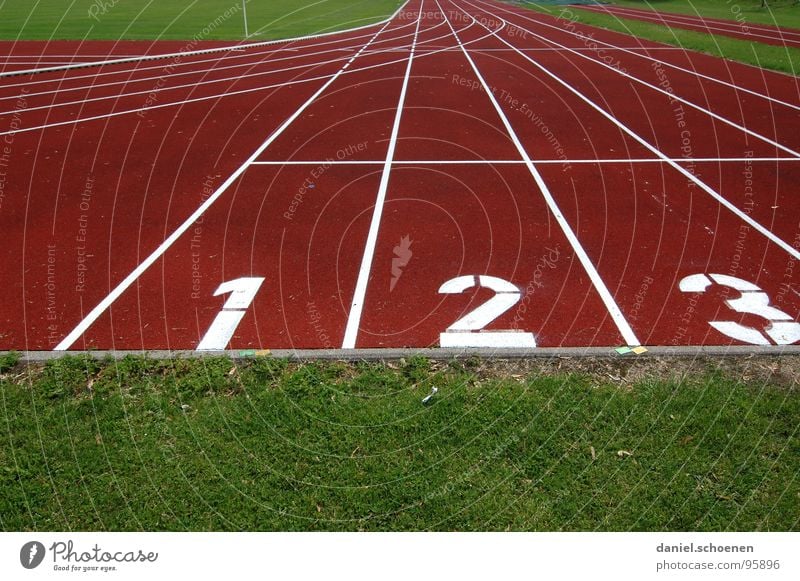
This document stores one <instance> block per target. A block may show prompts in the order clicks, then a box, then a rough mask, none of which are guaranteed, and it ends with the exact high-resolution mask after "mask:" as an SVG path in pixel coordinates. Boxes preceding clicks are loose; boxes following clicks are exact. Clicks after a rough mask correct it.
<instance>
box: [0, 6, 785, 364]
mask: <svg viewBox="0 0 800 581" xmlns="http://www.w3.org/2000/svg"><path fill="white" fill-rule="evenodd" d="M440 7H441V10H440ZM473 17H474V18H475V19H477V21H473ZM451 25H452V26H453V28H455V30H456V33H457V38H456V36H455V35H454V34H453V32H452V31H451V28H450V26H451ZM487 27H488V29H487ZM417 29H418V34H417V35H416V42H414V39H415V32H417ZM589 32H591V33H593V35H594V36H593V37H592V41H591V42H587V36H586V35H587V34H588V33H589ZM368 43H369V44H368ZM181 44H182V43H163V44H161V43H157V44H143V43H130V44H117V45H114V44H107V43H84V44H80V43H50V44H47V45H44V44H42V45H39V44H37V43H17V44H8V45H6V46H5V47H0V54H3V55H6V57H5V60H3V62H4V63H9V62H11V61H12V60H13V59H10V58H8V56H9V55H12V56H13V55H20V56H23V57H25V58H26V59H29V58H30V59H31V60H30V61H28V60H26V62H35V61H37V60H38V61H40V62H42V63H49V62H52V59H60V60H63V61H65V62H73V61H77V60H86V59H90V58H91V59H96V58H98V55H109V56H110V55H114V54H126V55H129V54H146V53H150V54H159V53H167V52H171V51H175V50H180V49H181ZM183 44H185V43H183ZM366 45H368V46H366ZM462 45H463V47H464V50H466V52H467V54H468V55H469V59H468V58H467V56H466V55H465V53H464V50H462V48H461V46H462ZM365 46H366V48H364V49H363V50H362V48H363V47H365ZM193 48H196V49H199V48H205V46H196V47H193ZM412 48H413V50H414V58H413V61H412V62H411V68H410V75H409V77H408V79H407V80H406V71H407V70H409V69H408V64H409V58H410V56H411V50H412ZM65 55H69V56H65ZM353 57H355V58H353ZM48 59H49V60H48ZM351 59H353V60H352V61H351ZM470 59H471V61H472V63H474V65H475V67H477V69H478V72H477V73H476V71H475V70H474V68H473V65H472V64H471V62H470ZM348 63H349V64H348ZM345 65H347V68H346V69H345V70H344V71H343V72H341V73H340V74H338V76H336V77H335V78H334V79H333V80H332V82H330V84H329V85H327V86H326V83H328V82H329V80H330V79H332V78H333V76H334V75H337V73H339V72H340V70H341V69H342V67H344V66H345ZM8 66H9V67H12V68H13V67H14V66H16V65H8ZM42 66H49V65H45V64H43V65H42ZM6 70H9V69H6ZM483 82H485V83H486V84H487V85H488V86H489V88H490V90H491V92H492V95H493V96H494V103H493V101H492V99H490V97H489V95H488V94H487V93H486V91H484V90H483V86H482V83H483ZM404 86H405V87H406V89H405V91H404V92H403V87H404ZM323 88H324V90H322V91H321V92H319V91H320V90H321V89H323ZM318 92H319V93H318ZM317 93H318V94H317ZM401 93H402V96H403V107H402V109H401V110H400V112H399V115H398V105H399V104H400V101H401ZM315 94H316V97H315V98H313V99H312V97H314V95H315ZM495 103H496V104H497V106H498V107H499V108H500V111H501V113H502V116H501V114H499V113H498V110H497V109H496V107H495ZM798 112H800V92H799V91H798V85H797V79H796V78H794V77H789V76H786V75H780V74H776V73H770V72H767V71H762V70H760V69H756V68H753V67H749V66H745V65H737V64H735V63H730V62H725V61H721V60H718V59H714V58H712V57H708V56H705V55H699V54H694V53H688V52H682V51H674V50H665V48H664V47H663V46H660V45H657V44H654V43H647V42H644V41H639V40H638V39H633V38H631V37H628V36H625V35H619V34H615V33H611V32H607V31H602V30H597V29H590V28H587V27H576V26H568V27H567V26H566V25H565V23H564V22H563V21H559V20H557V19H554V18H550V17H547V16H544V15H541V14H538V13H533V12H529V11H525V10H523V9H520V8H516V7H510V6H508V5H506V4H499V3H496V2H483V1H479V0H454V1H451V0H446V1H444V2H439V3H437V2H436V1H435V0H424V2H423V1H422V0H412V1H411V2H409V3H408V5H407V6H406V7H405V8H404V10H403V11H402V12H401V13H400V14H399V15H398V16H397V17H396V18H395V19H393V20H392V21H391V22H389V23H388V24H387V25H386V26H385V27H382V25H380V26H375V27H371V28H369V29H363V30H359V31H351V32H348V33H343V34H339V35H334V36H328V37H323V38H317V39H306V40H302V41H293V42H287V43H285V44H278V45H273V46H269V47H257V48H256V47H249V48H245V50H243V51H235V52H226V53H215V54H212V55H195V56H183V57H181V58H180V59H178V60H175V59H166V60H164V61H143V62H138V63H129V64H120V65H113V66H105V67H95V68H85V69H77V70H71V71H60V72H50V73H43V74H36V75H27V76H15V77H5V78H2V80H0V140H2V141H0V156H2V157H0V228H2V231H3V232H4V233H5V241H6V244H4V245H3V247H2V250H0V264H2V268H0V283H1V284H2V285H3V288H4V289H5V292H4V300H3V301H2V302H1V303H0V325H1V327H0V349H18V350H49V349H53V348H55V347H56V346H57V345H59V344H60V343H62V342H63V340H64V339H65V337H67V336H68V335H69V334H70V333H71V332H73V330H74V329H76V328H78V326H79V324H81V322H82V321H84V320H85V318H86V317H87V315H89V313H90V311H92V309H94V308H95V307H96V306H97V305H99V304H101V303H102V302H103V301H104V300H106V301H107V302H109V303H110V304H108V305H106V306H107V308H103V309H101V311H100V312H99V313H98V316H97V317H96V318H92V319H91V322H90V323H89V324H88V327H87V329H86V331H85V332H80V333H78V334H77V337H76V338H75V339H76V340H75V341H72V342H70V343H69V345H66V347H68V348H70V349H86V348H97V349H164V348H167V349H194V348H196V346H197V345H198V343H199V342H200V340H201V339H202V338H203V337H204V335H205V334H206V332H207V331H208V330H209V328H210V327H211V326H212V323H213V321H214V319H215V317H216V316H217V314H218V313H219V312H220V309H221V308H223V305H224V303H225V301H226V300H227V299H228V298H229V296H228V295H225V296H214V292H215V291H216V289H217V287H219V285H220V284H222V283H223V282H225V281H230V280H234V279H238V278H242V277H258V278H263V279H264V282H263V284H262V285H261V287H260V289H259V291H258V293H257V294H256V295H255V299H254V300H253V302H252V304H251V305H250V306H249V307H248V308H247V309H246V312H245V315H244V317H243V319H242V321H241V323H240V324H239V326H238V327H237V329H236V332H235V334H234V336H233V339H232V341H231V342H230V347H231V348H235V349H239V348H262V349H268V348H303V349H306V348H339V347H341V346H342V345H343V344H344V342H345V330H346V328H347V325H348V320H351V321H352V320H353V317H354V313H355V312H356V311H357V309H356V310H353V309H352V308H351V307H352V303H353V301H354V296H357V291H358V288H359V287H358V284H357V282H358V281H359V277H360V276H361V277H362V279H363V280H364V281H365V282H366V283H367V284H366V288H365V293H364V296H363V300H361V299H357V302H360V304H361V305H363V310H362V311H361V316H360V319H358V320H357V322H358V323H359V326H358V328H359V330H358V333H357V334H356V336H355V342H354V345H355V346H357V347H428V346H437V345H439V342H440V334H441V333H442V332H444V331H445V329H447V327H449V326H450V325H452V324H453V323H454V322H455V321H456V320H457V319H459V318H460V317H462V316H464V315H466V314H467V313H469V312H470V311H471V310H473V309H475V308H476V307H478V306H480V305H482V304H485V303H486V302H487V301H489V300H492V297H493V296H494V293H493V291H491V290H490V289H488V288H472V289H468V290H466V291H465V292H463V293H462V294H441V293H440V292H439V289H440V287H441V286H442V285H443V283H445V282H446V281H448V280H451V279H454V278H456V277H460V276H477V275H482V276H491V277H497V278H500V279H503V280H505V281H508V282H509V283H511V284H513V285H514V286H515V287H517V289H519V297H518V298H519V300H518V301H517V302H516V304H514V305H512V306H511V308H509V309H508V310H507V311H505V312H503V313H499V314H498V317H497V318H496V319H494V320H493V321H492V322H490V323H489V324H487V325H486V326H485V327H484V328H483V333H481V334H482V335H485V334H486V332H491V331H498V330H506V331H508V330H512V331H517V332H525V333H531V334H532V335H533V336H534V337H535V342H536V344H537V345H538V346H540V347H556V346H565V347H566V346H569V347H582V346H587V347H588V346H619V345H623V344H626V343H628V344H631V345H635V344H638V343H641V344H646V345H733V344H741V342H742V341H741V340H737V339H735V338H733V337H731V336H728V335H726V334H723V333H722V332H720V331H719V330H717V329H715V328H714V327H712V326H711V325H710V324H709V323H710V322H711V321H734V322H739V323H740V324H741V325H744V326H747V327H750V328H753V329H755V330H756V331H757V332H759V333H761V336H763V337H767V335H765V334H764V333H765V332H767V331H769V330H770V329H772V323H771V321H770V320H769V318H765V317H764V316H762V315H757V314H742V313H737V312H735V311H734V310H732V308H731V307H730V306H729V305H728V304H726V302H725V301H726V300H731V299H735V298H736V296H737V294H736V293H737V292H738V291H735V290H731V289H729V288H725V287H722V286H721V285H718V284H711V285H710V287H709V288H708V290H707V292H705V293H701V294H695V293H687V292H682V291H681V289H680V288H679V283H680V281H681V280H683V279H684V278H685V277H687V276H690V275H694V274H711V273H716V274H724V275H728V276H734V277H737V278H739V279H742V280H745V281H749V282H751V283H754V284H756V285H758V286H759V287H760V288H761V289H762V290H763V291H764V292H766V293H767V294H768V295H769V297H770V299H771V303H772V305H773V306H775V307H776V308H778V309H780V310H781V311H782V312H784V313H785V314H786V317H788V318H790V319H791V320H794V321H797V319H798V314H799V313H800V286H798V282H799V279H800V273H799V269H797V268H795V263H796V261H797V257H798V250H797V249H798V248H800V214H798V211H797V205H796V203H795V198H796V193H797V189H798V186H800V154H798V153H797V152H798V151H800V136H798V133H797V131H796V120H797V116H798ZM396 122H397V123H398V124H397V125H395V124H396ZM509 126H510V127H511V129H512V131H513V135H514V136H515V137H514V136H512V133H511V132H510V131H509ZM395 129H396V131H397V135H396V140H395V141H393V140H392V136H393V131H394V130H395ZM273 134H274V135H275V137H274V139H273V140H272V142H271V143H270V145H269V146H268V147H266V148H265V149H263V151H261V152H260V153H259V154H258V155H254V154H255V152H256V150H257V149H258V148H259V147H260V146H261V145H262V144H263V143H265V140H267V139H268V138H271V136H273ZM515 139H516V140H515ZM520 148H521V149H522V150H523V152H524V155H525V156H526V157H528V158H529V159H530V161H531V164H530V165H528V164H526V163H525V162H526V161H527V160H526V159H523V154H521V153H520ZM390 153H391V160H392V161H393V163H392V164H389V165H387V164H386V163H385V162H386V160H387V155H389V154H390ZM251 156H253V157H252V159H251V160H250V161H248V160H249V159H250V158H251ZM251 162H253V163H251ZM243 164H245V165H244V166H243ZM240 168H242V171H241V172H239V173H240V175H238V174H237V175H238V177H237V178H236V179H234V180H232V181H231V183H230V186H229V187H227V188H226V189H224V191H221V193H220V195H219V197H218V198H215V201H214V203H213V204H212V205H211V206H210V207H209V208H208V210H207V211H206V212H205V214H204V215H203V216H202V218H201V219H199V220H196V221H189V222H187V219H188V218H189V217H190V216H191V215H192V214H193V213H194V212H195V211H196V210H197V209H198V208H199V207H200V206H201V204H203V203H204V202H206V200H208V199H209V196H210V195H211V194H212V193H213V192H214V191H215V190H217V188H219V187H220V186H221V185H223V184H224V183H225V182H226V180H227V179H228V178H229V176H232V175H233V174H234V172H237V171H238V170H239V169H240ZM692 175H694V176H696V180H698V181H699V183H698V181H692V180H691V179H690V176H692ZM704 188H706V189H707V190H709V191H710V192H712V193H713V195H712V193H709V191H706V190H704ZM379 192H381V193H382V194H384V198H379ZM715 196H716V197H715ZM721 199H724V200H727V202H729V203H730V204H732V205H733V206H734V207H735V209H737V211H738V213H737V212H735V211H732V210H731V208H728V207H725V206H724V205H723V204H721V203H720V200H721ZM376 203H378V207H379V209H380V210H381V212H380V216H379V218H380V219H378V215H377V214H376V212H375V210H376ZM559 217H562V218H561V222H559ZM747 220H751V221H753V220H754V221H755V222H757V223H758V225H760V226H761V227H763V228H764V229H765V231H766V233H767V234H766V235H765V233H764V232H760V231H758V229H757V228H755V227H754V226H753V224H752V222H751V223H748V222H747ZM182 224H186V225H187V226H188V229H187V230H186V231H185V233H183V234H182V235H181V236H178V237H177V238H175V239H171V238H170V236H171V235H172V234H173V232H175V231H176V229H177V228H179V227H180V226H181V225H182ZM371 231H372V232H373V233H374V234H375V237H374V238H371V237H370V232H371ZM165 241H167V242H166V243H165ZM776 241H777V242H776ZM780 241H782V242H783V243H785V244H784V246H781V244H779V243H778V242H780ZM373 242H374V246H373ZM160 245H162V246H161V250H159V253H158V255H157V257H156V259H155V261H154V262H153V264H152V265H151V266H149V267H148V268H140V269H139V270H137V268H138V267H139V266H140V265H141V264H142V263H143V262H144V261H145V259H147V258H148V256H150V255H151V253H153V252H154V251H156V250H157V249H159V248H160ZM787 247H788V249H787ZM792 247H794V250H792ZM368 250H370V251H369V252H367V251H368ZM365 252H366V254H367V256H368V257H369V256H372V260H371V261H369V260H368V261H366V262H365V261H364V260H363V258H364V256H365ZM126 277H129V280H128V282H129V283H130V284H127V283H126V284H125V286H124V288H121V292H119V293H115V294H113V295H112V293H113V292H114V290H115V288H117V287H118V285H120V283H123V281H125V280H126ZM606 291H607V293H608V294H607V296H606V295H605V294H604V293H605V292H606ZM725 293H727V294H725ZM117 294H118V296H116V295H117ZM110 295H111V296H113V300H110V299H108V297H109V296H110ZM614 306H616V307H617V308H618V310H619V314H618V315H617V314H616V311H615V309H614ZM762 314H763V313H762ZM626 326H627V327H629V328H630V333H632V334H633V335H634V337H633V339H632V338H631V337H630V336H629V335H630V334H629V333H627V332H626V331H625V327H626ZM634 339H635V340H634ZM61 346H62V347H64V345H63V344H62V345H61Z"/></svg>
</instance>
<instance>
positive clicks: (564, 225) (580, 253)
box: [436, 0, 641, 347]
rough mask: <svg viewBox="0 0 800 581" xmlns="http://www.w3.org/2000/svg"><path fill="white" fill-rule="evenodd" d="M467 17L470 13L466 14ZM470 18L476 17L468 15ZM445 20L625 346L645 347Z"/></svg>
mask: <svg viewBox="0 0 800 581" xmlns="http://www.w3.org/2000/svg"><path fill="white" fill-rule="evenodd" d="M436 4H437V5H438V4H439V2H438V0H437V1H436ZM441 9H442V8H441V6H439V10H441ZM465 14H467V13H466V12H465ZM467 16H469V17H470V18H473V17H472V16H470V15H468V14H467ZM445 20H447V24H448V26H450V29H451V30H453V35H454V36H455V39H456V42H457V43H458V45H459V46H460V47H461V50H462V52H463V53H464V56H465V57H466V59H467V60H468V61H469V64H470V65H471V66H472V70H473V71H475V75H476V76H477V77H478V80H479V81H480V82H481V85H482V86H483V90H484V91H485V93H486V95H487V97H488V98H489V100H490V101H491V102H492V105H494V108H495V110H496V111H497V114H498V115H499V116H500V119H501V120H502V122H503V125H504V126H505V128H506V132H507V133H508V135H509V136H510V137H511V140H512V141H513V142H514V145H515V146H516V148H517V151H518V152H519V154H520V156H521V157H522V159H523V160H524V161H525V165H526V166H527V168H528V171H530V173H531V175H532V176H533V179H534V181H535V182H536V185H537V186H539V190H540V191H541V193H542V196H543V197H544V199H545V202H546V203H547V206H548V208H549V209H550V212H551V213H552V214H553V216H554V217H555V219H556V221H558V225H559V226H560V227H561V230H562V232H563V233H564V235H565V236H566V238H567V240H568V241H569V243H570V245H571V246H572V249H573V251H574V252H575V256H577V257H578V260H580V262H581V264H582V265H583V268H584V270H585V271H586V274H587V275H588V276H589V278H590V279H591V281H592V284H593V285H594V287H595V290H597V293H598V294H599V295H600V298H601V299H602V301H603V304H605V306H606V309H607V310H608V313H609V315H611V318H612V319H613V320H614V323H615V324H616V325H617V328H618V329H619V332H620V334H621V335H622V338H623V339H624V340H625V343H626V344H627V345H629V346H631V347H636V346H639V345H641V343H640V341H639V339H638V338H637V337H636V333H634V332H633V329H632V328H631V326H630V324H629V323H628V321H627V319H626V318H625V315H623V314H622V310H621V309H620V308H619V305H617V302H616V300H614V297H613V296H612V295H611V292H610V291H609V290H608V288H607V287H606V284H605V282H603V279H602V278H601V277H600V274H599V273H598V272H597V269H596V268H595V266H594V264H593V263H592V261H591V259H590V258H589V255H588V254H586V251H585V250H584V248H583V246H582V245H581V243H580V241H579V240H578V237H577V236H576V235H575V232H574V231H573V230H572V227H571V226H570V225H569V222H568V221H567V219H566V217H565V216H564V214H562V212H561V209H560V208H559V207H558V204H557V203H556V201H555V198H553V195H552V194H551V193H550V189H549V188H548V187H547V184H546V183H545V181H544V178H542V175H541V174H540V173H539V170H538V169H536V166H535V165H534V162H533V161H532V160H531V157H530V155H528V152H527V151H526V150H525V147H524V146H523V145H522V142H521V141H520V140H519V137H518V136H517V132H516V131H514V128H513V127H512V126H511V123H510V122H509V120H508V117H506V114H505V113H504V112H503V109H502V107H500V104H499V103H498V102H497V99H495V96H494V93H493V91H492V89H491V87H490V86H489V84H488V83H487V82H486V79H484V78H483V75H481V72H480V70H478V66H477V65H476V64H475V61H473V60H472V57H471V56H470V55H469V51H467V49H466V47H465V46H464V45H463V44H462V43H461V39H460V38H459V37H458V34H457V33H456V31H455V30H454V29H453V26H452V24H450V19H449V18H447V17H445ZM501 20H502V19H501ZM481 26H483V27H484V28H486V30H489V28H488V27H487V26H485V25H483V24H481ZM505 26H506V22H505V21H503V27H505ZM503 27H501V28H500V29H498V30H496V31H495V32H494V35H495V36H497V33H498V32H500V31H501V30H502V29H503Z"/></svg>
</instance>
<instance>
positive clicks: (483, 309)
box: [439, 275, 536, 348]
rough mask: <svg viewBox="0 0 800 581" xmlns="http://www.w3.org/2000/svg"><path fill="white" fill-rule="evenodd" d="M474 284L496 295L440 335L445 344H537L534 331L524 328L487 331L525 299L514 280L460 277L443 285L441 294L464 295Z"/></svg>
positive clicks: (526, 346)
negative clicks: (521, 329) (522, 329)
mask: <svg viewBox="0 0 800 581" xmlns="http://www.w3.org/2000/svg"><path fill="white" fill-rule="evenodd" d="M473 287H484V288H488V289H490V290H493V291H494V292H495V293H496V294H495V295H494V296H493V297H492V298H491V299H489V300H488V301H486V302H485V303H483V304H482V305H481V306H479V307H478V308H476V309H474V310H472V311H470V312H469V313H467V314H466V315H464V316H463V317H462V318H460V319H459V320H458V321H456V322H455V323H453V324H452V325H450V326H449V327H448V328H447V331H445V332H444V333H441V334H440V335H439V344H440V345H441V346H442V347H507V348H508V347H522V348H533V347H536V339H535V338H534V336H533V333H526V332H524V331H484V327H486V326H487V325H488V324H490V323H491V322H492V321H494V320H495V319H497V318H498V317H500V316H501V315H502V314H503V313H505V312H506V311H508V310H509V309H510V308H511V307H513V306H514V305H516V304H517V303H518V302H519V300H520V299H521V298H522V292H521V291H520V290H519V288H517V287H516V286H514V285H513V284H511V283H510V282H508V281H506V280H503V279H502V278H497V277H494V276H483V275H481V276H473V275H469V276H459V277H458V278H454V279H452V280H448V281H447V282H446V283H444V284H443V285H442V286H441V287H440V288H439V292H440V293H441V294H461V293H463V292H464V291H466V290H467V289H470V288H473Z"/></svg>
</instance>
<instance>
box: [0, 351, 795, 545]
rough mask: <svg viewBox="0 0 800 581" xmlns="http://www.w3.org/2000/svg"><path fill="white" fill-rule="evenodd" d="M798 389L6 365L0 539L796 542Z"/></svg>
mask: <svg viewBox="0 0 800 581" xmlns="http://www.w3.org/2000/svg"><path fill="white" fill-rule="evenodd" d="M798 368H800V362H798V361H795V360H790V359H785V360H784V359H774V360H765V361H763V362H757V361H755V360H746V361H743V362H737V363H734V362H732V361H730V360H722V361H721V362H720V363H719V367H717V364H712V363H711V362H708V361H705V362H704V361H695V362H692V361H683V362H681V361H675V360H665V361H661V362H659V361H654V360H647V361H645V360H638V361H627V362H623V361H610V362H609V361H606V362H603V361H599V362H591V361H589V362H584V361H582V360H580V361H568V360H556V361H547V362H545V361H542V362H536V361H531V362H522V363H508V362H502V361H500V362H493V363H486V362H481V361H477V360H469V361H464V362H451V363H432V362H430V361H427V360H423V359H412V360H408V361H402V362H399V363H394V364H386V365H383V364H366V363H364V364H344V363H312V364H306V365H299V364H289V363H287V362H285V361H280V360H273V359H258V360H251V361H249V362H239V363H237V364H235V365H234V364H233V363H232V362H231V361H230V360H228V359H224V358H208V359H202V360H194V361H187V360H173V361H162V362H157V361H148V360H144V359H125V360H123V361H121V362H119V363H113V362H97V361H93V360H87V359H76V358H66V359H63V360H59V361H55V362H53V363H50V364H48V365H47V366H45V367H41V366H31V367H25V366H22V365H20V364H16V365H15V364H14V361H13V358H6V359H0V425H2V430H1V431H0V528H2V529H3V530H6V531H9V530H53V529H54V530H124V531H130V530H170V531H173V530H174V531H182V530H303V531H305V530H337V531H338V530H500V531H503V530H595V529H599V530H658V531H660V530H796V529H797V528H798V512H797V506H798V502H800V481H798V471H799V470H800V463H799V462H798V458H800V442H798V418H800V393H799V392H798V388H797V383H796V381H797V378H798V373H797V371H796V370H797V369H798ZM725 369H728V371H723V370H725ZM433 386H437V387H438V388H439V391H438V393H437V394H436V395H435V396H434V398H433V399H432V400H431V402H430V403H429V404H428V405H423V404H422V401H421V400H422V398H423V397H424V396H426V395H427V394H429V393H430V391H431V388H432V387H433Z"/></svg>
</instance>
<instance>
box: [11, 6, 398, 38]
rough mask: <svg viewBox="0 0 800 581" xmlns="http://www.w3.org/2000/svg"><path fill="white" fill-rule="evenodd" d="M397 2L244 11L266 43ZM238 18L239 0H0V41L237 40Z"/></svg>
mask: <svg viewBox="0 0 800 581" xmlns="http://www.w3.org/2000/svg"><path fill="white" fill-rule="evenodd" d="M401 4H402V1H401V0H324V1H322V2H320V1H318V0H317V1H312V0H307V1H304V2H296V1H295V0H268V1H263V2H262V1H253V0H250V1H248V3H247V16H248V23H249V29H250V30H249V31H250V33H251V34H252V35H253V36H252V39H254V40H264V39H273V38H288V37H293V36H300V35H304V34H310V33H314V32H327V31H330V30H340V29H343V28H351V27H354V26H361V25H364V24H370V23H373V22H376V21H378V20H381V19H383V18H385V17H387V16H388V15H390V14H391V13H392V12H394V11H395V10H396V9H397V7H398V6H400V5H401ZM101 7H105V8H101ZM243 23H244V19H243V14H242V10H241V0H194V1H192V2H185V1H184V2H178V1H176V0H74V1H72V0H70V1H65V0H35V1H33V0H0V39H5V40H16V39H27V40H54V39H93V40H98V39H107V40H122V39H125V40H152V39H161V40H167V39H177V40H188V39H193V38H195V37H196V36H198V35H199V36H200V39H202V40H214V39H230V40H238V39H242V38H244V24H243ZM204 29H205V32H204ZM253 33H257V34H253Z"/></svg>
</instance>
